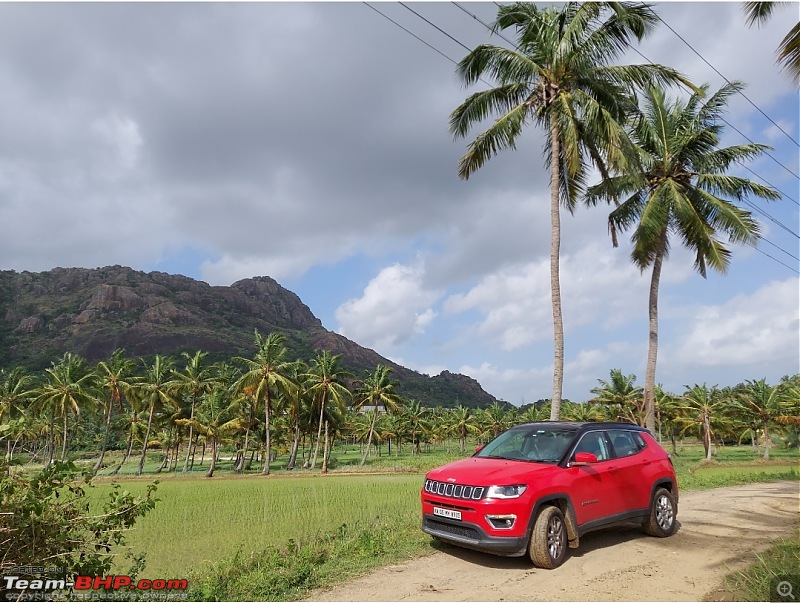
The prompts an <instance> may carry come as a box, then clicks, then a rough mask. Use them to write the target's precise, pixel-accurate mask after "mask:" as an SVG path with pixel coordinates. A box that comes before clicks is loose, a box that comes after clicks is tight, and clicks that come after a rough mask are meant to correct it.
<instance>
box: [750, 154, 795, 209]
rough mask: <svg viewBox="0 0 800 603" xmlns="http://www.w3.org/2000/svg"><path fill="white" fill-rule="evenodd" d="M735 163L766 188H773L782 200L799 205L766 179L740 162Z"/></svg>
mask: <svg viewBox="0 0 800 603" xmlns="http://www.w3.org/2000/svg"><path fill="white" fill-rule="evenodd" d="M736 163H738V164H739V166H740V167H743V168H744V169H746V170H747V171H748V172H750V173H751V174H753V176H755V177H756V178H758V179H759V180H761V182H763V183H764V184H766V185H767V186H769V187H771V188H774V189H775V190H776V191H778V192H779V193H780V194H781V195H783V198H784V199H788V200H789V201H791V202H792V203H794V204H795V205H800V203H798V202H797V199H795V198H794V197H792V196H790V195H789V194H787V193H785V192H783V191H782V190H781V189H779V188H778V187H777V186H775V185H774V184H772V183H771V182H770V181H769V180H767V179H766V178H764V177H763V176H759V175H758V174H756V173H755V172H754V171H753V170H751V169H750V168H749V167H747V166H746V165H745V164H743V163H742V162H741V161H737V162H736Z"/></svg>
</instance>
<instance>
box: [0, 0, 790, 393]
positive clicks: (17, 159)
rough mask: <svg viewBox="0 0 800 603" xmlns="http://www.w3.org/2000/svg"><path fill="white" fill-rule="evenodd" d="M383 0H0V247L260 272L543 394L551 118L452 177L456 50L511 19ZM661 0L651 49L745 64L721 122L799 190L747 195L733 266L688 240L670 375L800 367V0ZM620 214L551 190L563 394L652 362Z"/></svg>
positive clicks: (442, 362) (392, 334) (685, 68)
mask: <svg viewBox="0 0 800 603" xmlns="http://www.w3.org/2000/svg"><path fill="white" fill-rule="evenodd" d="M373 6H374V8H375V9H377V10H379V11H381V12H382V13H384V15H385V16H383V15H381V14H379V13H378V12H376V11H375V10H373V9H372V8H370V6H368V5H367V4H364V3H357V2H353V3H313V4H310V3H264V4H262V3H200V4H195V3H170V4H158V3H156V4H152V3H141V4H138V3H107V4H106V3H81V4H69V3H67V4H61V3H55V4H51V3H48V4H37V3H6V2H3V3H0V269H3V270H16V271H23V270H28V271H46V270H50V269H52V268H54V267H58V266H60V267H85V268H95V267H102V266H107V265H114V264H121V265H125V266H130V267H132V268H134V269H137V270H143V271H146V272H149V271H153V270H158V271H162V272H167V273H171V274H183V275H186V276H189V277H192V278H196V279H200V280H203V281H206V282H208V283H209V284H212V285H230V284H232V283H233V282H235V281H237V280H239V279H243V278H248V277H252V276H260V275H266V276H271V277H273V278H274V279H276V280H277V281H278V282H279V283H280V284H281V285H283V286H284V287H286V288H287V289H289V290H291V291H293V292H295V293H296V294H297V295H299V296H300V298H301V299H302V300H303V302H304V303H306V304H307V305H308V306H309V308H310V309H311V311H312V312H313V313H314V314H315V315H316V316H317V317H318V318H320V320H321V321H322V323H323V325H324V326H325V327H326V328H327V329H329V330H332V331H336V332H338V333H341V334H342V335H344V336H346V337H348V338H349V339H352V340H353V341H355V342H357V343H359V344H360V345H362V346H365V347H369V348H372V349H374V350H375V351H377V352H378V353H380V354H381V355H383V356H384V357H386V358H389V359H391V360H393V361H395V362H398V363H399V364H402V365H404V366H407V367H409V368H411V369H414V370H417V371H419V372H421V373H425V374H429V375H436V374H438V373H439V372H441V371H442V370H449V371H451V372H459V373H463V374H466V375H469V376H471V377H473V378H475V379H477V380H478V381H479V382H480V383H481V385H482V386H483V388H484V389H485V390H486V391H488V392H489V393H490V394H492V395H494V396H495V397H497V398H499V399H503V400H507V401H509V402H511V403H513V404H517V405H519V404H523V403H529V402H533V401H535V400H537V399H541V398H549V397H550V395H551V386H552V385H551V384H552V364H553V361H552V353H553V351H552V347H553V346H552V317H551V305H550V278H549V259H548V253H549V233H550V225H549V196H548V195H549V180H548V171H547V169H546V166H545V163H544V157H543V154H542V142H543V133H542V132H541V131H539V130H537V129H536V128H535V127H531V128H529V129H528V131H526V132H525V133H524V134H523V136H522V137H521V138H520V140H519V141H518V145H517V148H516V150H515V151H504V152H502V153H500V154H499V155H497V156H496V157H494V158H493V159H492V160H491V161H489V162H488V163H487V164H486V165H485V166H484V167H483V168H482V169H480V170H479V171H478V172H477V173H475V174H474V175H473V176H472V177H471V178H470V179H469V180H468V181H463V180H460V179H459V178H458V175H457V166H458V160H459V158H460V157H461V155H462V154H463V153H464V152H465V150H466V145H467V143H468V142H469V141H470V140H471V139H472V137H473V136H474V135H477V134H478V133H480V131H481V128H476V129H475V130H474V131H473V132H471V133H470V136H469V137H468V138H467V139H459V140H454V139H453V136H452V135H451V134H450V133H449V130H448V118H449V115H450V113H451V112H452V111H453V109H455V108H456V107H457V106H458V105H459V104H460V103H461V102H462V101H463V100H464V99H465V98H466V97H467V95H468V94H471V93H472V92H475V91H477V90H478V89H480V86H482V85H480V86H475V87H471V88H465V87H464V86H463V85H462V83H461V82H460V81H459V79H458V78H457V76H456V73H455V65H454V63H453V61H455V62H457V61H459V60H461V59H462V58H463V57H464V56H465V55H466V53H467V52H468V50H467V49H471V48H473V47H475V46H476V45H478V44H481V43H496V44H500V45H504V44H506V42H504V41H503V40H502V39H500V38H498V37H497V36H491V35H490V33H489V32H488V30H487V29H486V28H485V27H484V25H482V24H481V22H480V21H484V22H486V23H489V22H491V21H492V20H493V19H494V18H495V16H496V11H497V6H496V5H495V4H493V3H466V4H455V3H412V4H408V5H406V6H407V7H406V6H403V5H401V4H396V3H377V4H374V5H373ZM654 8H655V10H656V11H657V13H658V14H659V16H660V17H661V18H662V19H663V21H664V22H665V23H666V24H668V25H669V27H671V28H672V30H674V31H671V30H670V29H669V28H668V27H667V26H666V25H663V24H662V25H661V26H660V27H659V28H658V29H657V30H656V31H655V32H654V33H653V34H652V35H651V36H650V37H649V38H648V39H647V40H645V41H643V42H642V43H641V44H640V45H639V46H638V50H639V51H640V52H641V53H642V54H643V55H644V56H646V57H647V58H648V59H649V60H650V61H653V62H659V63H663V64H666V65H669V66H671V67H674V68H676V69H678V70H680V71H682V72H683V73H684V74H685V75H687V76H688V77H689V78H690V79H691V80H692V81H693V82H695V83H697V84H702V83H708V84H709V86H710V88H711V89H712V90H717V89H718V88H719V87H720V86H721V85H723V84H724V79H723V76H724V77H725V78H727V79H728V80H741V81H743V82H745V83H746V84H747V87H746V89H745V94H746V95H747V97H748V98H749V99H750V101H752V104H751V102H750V101H748V100H747V99H745V98H743V97H741V96H737V97H736V98H734V99H732V101H731V103H730V105H729V110H728V113H727V114H726V120H727V121H728V122H729V124H730V125H731V126H732V127H727V126H726V129H725V134H724V137H723V141H722V142H723V144H725V145H730V144H742V143H746V142H747V140H746V139H745V138H744V136H747V137H749V138H750V139H752V140H754V141H756V142H761V143H765V144H769V145H771V146H772V147H773V150H772V151H771V152H770V154H771V157H768V156H763V157H761V158H759V159H757V160H755V161H752V162H750V163H748V164H747V168H749V170H751V171H749V172H748V171H745V170H743V169H741V170H738V171H737V172H736V173H737V174H739V175H742V176H745V177H749V178H753V179H756V180H759V181H766V182H768V183H769V184H771V185H772V186H774V187H776V188H777V189H779V190H781V191H782V192H783V193H784V194H785V195H787V197H789V198H784V199H783V200H781V201H778V202H770V203H767V202H764V201H762V200H758V199H753V200H751V203H752V206H749V207H747V209H751V210H752V211H753V213H754V216H755V217H756V218H758V220H759V222H760V223H761V224H762V232H763V234H764V238H765V240H764V241H762V242H761V243H760V245H759V248H758V249H757V250H756V249H753V248H750V247H742V246H734V247H733V259H732V263H731V266H730V269H729V270H728V272H727V273H726V274H718V273H715V272H713V271H709V274H708V278H707V279H703V278H702V277H701V276H700V275H699V274H697V273H696V272H695V271H694V270H693V258H692V256H691V255H690V254H689V253H688V252H686V251H685V250H684V249H682V248H681V247H680V244H679V242H678V241H676V242H675V244H674V245H673V248H672V252H671V253H670V256H669V258H668V260H667V261H666V262H665V265H664V269H663V273H662V282H661V288H660V298H659V316H660V345H659V356H658V371H657V382H659V383H661V384H662V385H663V386H664V387H665V388H666V389H668V390H670V391H673V392H675V393H681V392H682V391H683V389H684V386H686V385H689V386H691V385H693V384H695V383H707V384H708V385H720V386H725V385H734V384H736V383H739V382H742V381H744V380H747V379H761V378H766V379H767V380H768V381H769V382H772V383H774V382H777V381H778V380H779V379H780V378H781V377H782V376H783V375H787V374H794V373H797V372H798V371H799V370H800V367H799V366H798V365H799V364H800V358H799V355H800V351H799V350H800V343H799V341H798V339H799V337H800V335H799V333H800V320H799V316H798V315H799V314H800V283H798V260H797V257H798V256H799V255H800V251H798V223H799V222H800V219H799V218H798V209H799V207H798V199H799V198H800V194H798V189H799V188H800V187H799V186H798V176H797V174H798V171H800V168H799V167H798V164H799V163H800V162H799V161H798V144H797V143H796V142H795V141H797V140H800V135H799V134H798V113H799V112H800V111H799V107H798V104H799V102H798V92H797V88H796V87H794V86H793V85H792V82H791V80H790V79H789V77H788V76H787V75H786V74H785V73H784V72H782V71H781V70H780V68H779V67H778V66H777V65H776V64H775V54H774V53H775V49H776V47H777V45H778V43H779V41H780V39H781V38H782V37H783V35H784V34H785V33H786V32H787V31H788V30H789V29H790V27H791V25H792V24H794V23H795V22H796V21H797V19H798V16H799V15H798V13H799V12H800V5H796V4H789V5H785V6H781V7H778V8H777V9H776V11H775V14H774V17H773V19H772V20H771V21H770V22H768V23H766V24H764V25H762V26H761V27H752V28H749V27H747V25H746V23H745V17H744V15H743V13H742V11H741V6H740V3H716V2H712V3H694V2H685V3H656V4H654ZM409 9H411V10H409ZM412 10H413V11H415V12H416V13H418V14H419V15H420V16H418V15H416V14H414V12H412ZM422 17H424V18H425V19H427V20H428V21H429V22H430V23H428V22H426V21H425V20H423V18H422ZM389 19H391V20H393V21H394V23H393V22H392V21H390V20H389ZM431 24H433V25H435V26H437V27H438V28H439V29H436V28H434V27H433V25H431ZM403 28H405V29H406V30H408V31H405V30H404V29H403ZM440 30H441V31H440ZM409 31H410V32H411V33H409ZM443 32H444V33H443ZM412 33H413V35H411V34H412ZM446 34H447V35H446ZM414 36H416V37H414ZM678 36H680V37H678ZM681 38H683V40H681ZM684 40H685V41H684ZM431 47H433V48H431ZM465 47H466V48H465ZM643 60H644V59H642V58H641V57H640V56H639V55H637V54H635V53H633V52H628V53H627V54H626V55H625V57H624V58H623V59H622V61H623V62H634V63H639V62H642V61H643ZM709 64H710V65H709ZM712 66H713V67H712ZM718 72H719V73H718ZM720 74H722V75H720ZM681 94H682V92H681V91H680V90H678V89H675V90H674V91H672V92H671V95H672V96H678V95H681ZM764 114H766V116H767V117H765V115H764ZM773 122H774V123H773ZM734 127H735V128H736V129H737V130H739V131H740V132H741V133H737V132H736V131H735V130H734V129H733V128H734ZM781 129H782V130H784V131H785V133H784V132H782V131H781ZM607 215H608V208H607V207H602V206H601V207H596V208H592V209H586V208H583V207H580V208H579V209H578V210H577V211H576V212H575V214H574V215H572V216H571V215H569V214H567V213H565V214H563V216H562V250H561V253H562V255H561V283H562V296H563V310H564V325H565V375H564V396H565V397H567V398H570V399H572V400H574V401H581V400H586V399H587V398H590V397H591V396H592V394H591V389H592V388H594V387H596V386H597V385H598V379H606V380H607V379H608V378H609V371H610V370H611V369H614V368H618V369H621V370H622V371H623V373H625V374H635V375H637V377H638V379H637V384H639V385H642V384H643V381H644V370H645V360H646V354H647V332H648V322H647V302H648V300H647V295H648V287H649V277H650V274H649V271H645V272H644V273H640V272H639V270H638V269H636V268H634V267H633V266H632V265H631V262H630V241H629V236H628V235H622V236H621V237H620V243H621V244H620V246H619V248H617V249H614V248H613V247H612V245H611V241H610V237H609V236H608V230H607ZM769 256H771V257H769Z"/></svg>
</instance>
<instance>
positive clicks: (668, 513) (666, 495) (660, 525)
mask: <svg viewBox="0 0 800 603" xmlns="http://www.w3.org/2000/svg"><path fill="white" fill-rule="evenodd" d="M642 526H643V527H644V531H645V532H647V533H648V534H650V535H651V536H657V537H658V538H666V537H667V536H672V535H673V534H674V533H675V530H677V529H678V503H677V502H675V497H674V496H673V495H672V492H670V491H669V490H667V489H666V488H658V489H657V490H656V492H655V494H654V495H653V502H652V504H651V505H650V515H649V517H648V518H647V520H646V521H645V522H644V523H643V524H642Z"/></svg>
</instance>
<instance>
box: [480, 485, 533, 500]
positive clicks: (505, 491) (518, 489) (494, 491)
mask: <svg viewBox="0 0 800 603" xmlns="http://www.w3.org/2000/svg"><path fill="white" fill-rule="evenodd" d="M527 487H528V486H524V485H518V486H489V491H488V492H487V494H486V498H519V497H520V496H522V493H523V492H525V489H526V488H527Z"/></svg>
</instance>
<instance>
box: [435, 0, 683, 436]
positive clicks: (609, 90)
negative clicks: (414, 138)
mask: <svg viewBox="0 0 800 603" xmlns="http://www.w3.org/2000/svg"><path fill="white" fill-rule="evenodd" d="M657 22H658V18H657V16H656V14H655V13H654V12H653V11H652V10H651V9H650V8H649V7H648V6H647V5H644V4H634V3H629V2H586V3H578V2H570V3H567V4H564V5H562V6H561V7H560V8H546V9H541V8H539V7H537V6H536V5H535V4H532V3H523V2H517V3H514V4H508V5H503V6H501V7H500V8H499V10H498V13H497V21H496V22H495V24H494V27H493V31H495V32H497V31H504V30H507V29H510V28H513V29H514V30H515V31H516V40H515V43H516V48H515V49H513V50H511V49H508V48H505V47H503V46H495V45H492V44H481V45H480V46H478V47H476V48H475V49H474V50H473V51H472V52H470V53H469V54H468V55H467V56H466V57H465V58H464V59H463V60H462V61H461V62H460V63H459V64H458V75H459V76H460V78H461V79H462V81H463V82H464V83H465V84H466V85H471V84H475V83H477V82H478V81H479V80H481V79H482V78H483V77H484V76H488V77H491V78H493V79H494V80H495V81H496V82H497V84H496V86H494V87H491V88H489V89H487V90H483V91H481V92H477V93H475V94H472V95H471V96H469V97H468V98H467V99H466V100H465V101H464V103H462V104H461V105H460V106H459V107H458V108H456V109H455V111H453V113H452V115H451V116H450V130H451V132H453V133H454V135H455V136H456V137H464V136H466V135H467V133H468V132H469V129H470V128H471V127H472V126H473V125H475V124H478V123H481V122H483V120H484V119H485V118H487V117H488V116H489V115H490V114H497V115H498V118H497V119H496V120H495V121H494V123H493V124H492V125H491V126H490V127H489V128H488V129H487V130H486V131H485V132H483V133H482V134H480V135H478V137H477V138H476V139H475V140H474V141H473V142H472V143H470V145H469V146H468V149H467V152H466V154H465V155H464V156H463V157H462V158H461V162H460V164H459V172H458V173H459V176H460V177H461V178H463V179H465V180H466V179H468V178H469V177H470V176H471V175H472V174H473V173H474V172H475V171H476V170H478V169H479V168H481V167H482V166H483V165H484V163H486V161H488V160H489V159H490V158H492V157H493V156H494V155H496V154H497V153H498V152H499V151H500V150H503V149H509V148H510V149H514V148H515V146H516V141H517V137H518V136H519V135H520V134H521V133H522V131H523V129H524V128H525V126H527V125H529V124H535V125H537V126H540V127H541V128H543V129H545V131H546V132H547V138H546V142H545V155H546V157H547V160H548V162H549V167H550V220H551V231H550V291H551V301H552V306H553V336H554V342H553V343H554V361H553V395H552V406H551V419H552V420H557V419H558V418H559V415H560V411H561V396H562V389H563V380H564V326H563V321H562V314H561V285H560V280H559V256H560V247H561V218H560V204H562V205H564V206H565V207H566V208H567V209H568V210H569V211H570V212H572V211H573V209H574V207H575V204H576V201H577V198H578V196H579V194H580V192H581V191H582V189H583V186H584V184H585V180H586V176H587V167H588V165H589V164H590V163H593V164H594V165H595V166H596V167H597V168H598V169H599V170H600V172H601V173H602V174H605V173H606V170H607V167H606V163H607V162H608V163H610V164H612V165H616V166H620V167H622V166H624V165H625V162H626V160H625V157H626V155H625V153H624V152H623V148H624V147H625V145H626V141H625V133H624V131H623V128H622V127H621V126H620V123H622V122H623V120H624V119H625V118H626V115H627V114H628V112H629V111H631V110H632V109H633V108H634V106H635V103H634V102H633V101H632V100H631V99H632V90H633V88H635V87H642V86H646V85H650V84H653V85H660V84H666V83H671V82H673V81H681V82H684V83H688V82H687V81H686V80H685V78H683V77H682V76H681V75H680V74H678V73H677V72H676V71H675V70H673V69H669V68H667V67H664V66H661V65H651V64H645V65H626V66H619V65H611V64H610V63H611V62H613V61H615V60H616V59H617V58H618V57H620V56H621V55H622V54H623V53H624V52H625V51H626V50H627V49H628V48H629V47H630V46H631V44H632V42H633V41H634V40H641V39H642V38H644V37H645V36H646V35H647V34H649V33H650V32H651V31H652V30H653V28H654V26H655V25H656V23H657Z"/></svg>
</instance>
